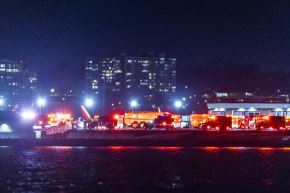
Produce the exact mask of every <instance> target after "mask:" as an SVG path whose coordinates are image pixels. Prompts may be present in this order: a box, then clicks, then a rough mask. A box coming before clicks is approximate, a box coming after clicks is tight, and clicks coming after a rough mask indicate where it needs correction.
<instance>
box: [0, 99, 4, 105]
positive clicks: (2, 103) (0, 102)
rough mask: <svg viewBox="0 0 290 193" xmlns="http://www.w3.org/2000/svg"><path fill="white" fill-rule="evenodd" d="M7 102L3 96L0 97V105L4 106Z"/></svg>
mask: <svg viewBox="0 0 290 193" xmlns="http://www.w3.org/2000/svg"><path fill="white" fill-rule="evenodd" d="M4 103H5V101H4V99H3V98H0V106H3V105H4Z"/></svg>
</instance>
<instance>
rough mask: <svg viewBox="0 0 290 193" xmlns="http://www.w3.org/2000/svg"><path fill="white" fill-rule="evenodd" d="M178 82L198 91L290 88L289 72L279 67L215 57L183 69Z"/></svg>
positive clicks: (284, 90) (259, 90)
mask: <svg viewBox="0 0 290 193" xmlns="http://www.w3.org/2000/svg"><path fill="white" fill-rule="evenodd" d="M180 71H182V75H181V74H180V73H179V76H178V84H179V85H184V84H187V85H189V86H190V87H191V88H193V89H194V90H195V91H197V92H201V93H202V92H207V91H209V90H211V91H225V92H246V91H248V92H267V93H276V92H278V90H279V92H283V93H289V92H290V87H289V84H290V72H289V70H286V69H283V68H279V69H275V70H266V68H264V67H263V66H262V65H258V64H239V63H234V62H219V61H215V62H212V63H209V64H207V65H203V66H195V67H189V69H188V70H185V69H181V70H180Z"/></svg>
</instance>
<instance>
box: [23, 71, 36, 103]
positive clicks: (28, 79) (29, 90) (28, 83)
mask: <svg viewBox="0 0 290 193" xmlns="http://www.w3.org/2000/svg"><path fill="white" fill-rule="evenodd" d="M23 77H24V81H23V90H24V92H23V93H22V96H23V95H24V96H26V98H31V97H33V96H35V94H36V91H37V74H36V73H35V72H31V71H29V70H27V69H26V70H25V71H24V74H23Z"/></svg>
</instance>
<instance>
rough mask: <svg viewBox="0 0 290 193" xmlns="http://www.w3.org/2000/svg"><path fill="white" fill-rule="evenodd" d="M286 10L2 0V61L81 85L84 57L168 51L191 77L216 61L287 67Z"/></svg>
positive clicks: (109, 0) (275, 6)
mask: <svg viewBox="0 0 290 193" xmlns="http://www.w3.org/2000/svg"><path fill="white" fill-rule="evenodd" d="M289 10H290V2H289V1H285V0H280V1H279V0H242V1H241V0H226V1H224V0H218V1H213V0H196V1H194V0H192V1H186V0H182V1H181V0H176V1H171V0H146V1H143V0H142V1H141V0H139V1H137V0H122V1H121V0H119V1H117V0H115V1H113V0H95V1H90V0H18V1H17V0H0V58H7V59H23V60H24V62H25V63H26V64H28V65H29V66H30V67H31V68H33V69H35V70H36V71H37V72H39V73H40V75H41V76H42V77H44V78H43V80H48V79H49V77H59V74H60V73H63V72H67V71H71V72H72V73H71V74H72V76H73V77H76V79H75V80H78V79H80V77H82V74H81V73H80V72H81V71H80V69H82V65H84V60H85V58H87V57H102V56H107V55H112V54H114V53H123V52H126V53H129V54H135V53H139V52H145V51H155V52H165V53H168V54H169V55H172V56H175V57H177V60H178V72H179V74H181V73H183V72H187V75H188V76H190V75H189V73H188V72H189V71H188V70H186V69H187V68H190V69H192V70H193V69H194V68H195V67H196V66H200V65H208V64H211V63H214V62H216V61H218V62H220V63H223V62H225V63H226V62H229V61H230V63H231V64H235V63H237V64H246V65H248V64H252V63H255V64H258V65H260V66H262V69H278V68H280V67H282V68H288V66H289V61H290V41H289V40H290V35H289V34H290V33H289V30H290V11H289ZM55 69H57V73H54V70H55Z"/></svg>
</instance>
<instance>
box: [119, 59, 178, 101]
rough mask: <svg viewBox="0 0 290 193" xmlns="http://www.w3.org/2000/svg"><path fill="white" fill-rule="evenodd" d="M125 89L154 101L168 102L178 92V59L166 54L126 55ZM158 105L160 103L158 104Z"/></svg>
mask: <svg viewBox="0 0 290 193" xmlns="http://www.w3.org/2000/svg"><path fill="white" fill-rule="evenodd" d="M124 69H125V74H124V75H125V78H124V80H125V83H124V84H125V89H126V90H127V93H128V95H129V96H131V95H134V93H138V94H140V96H142V97H145V98H146V99H147V100H148V101H152V103H158V101H162V102H167V101H168V99H169V98H171V97H172V96H173V95H174V93H175V92H176V59H175V58H170V57H166V56H165V55H152V56H151V55H148V56H138V57H135V56H133V57H130V56H127V57H124ZM157 105H158V106H159V105H160V104H157Z"/></svg>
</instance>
